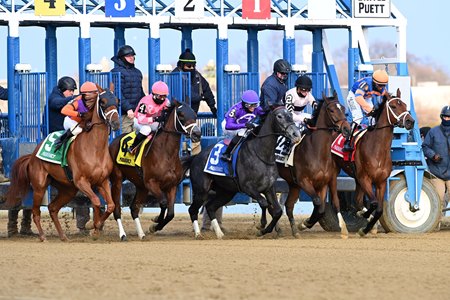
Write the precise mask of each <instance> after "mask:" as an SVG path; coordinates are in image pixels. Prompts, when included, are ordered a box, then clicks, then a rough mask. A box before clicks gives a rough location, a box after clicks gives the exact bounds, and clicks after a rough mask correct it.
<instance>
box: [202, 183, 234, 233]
mask: <svg viewBox="0 0 450 300" xmlns="http://www.w3.org/2000/svg"><path fill="white" fill-rule="evenodd" d="M235 194H236V193H235V192H230V191H227V190H225V189H220V188H217V190H216V197H215V198H213V199H210V200H209V201H207V202H206V203H205V205H204V209H205V210H206V213H207V214H208V216H209V219H210V220H211V227H212V229H213V230H214V232H215V233H216V237H217V238H218V239H222V238H223V236H224V234H223V232H222V229H221V228H220V225H219V222H218V221H217V219H216V211H217V210H218V209H219V208H220V207H222V206H224V205H225V204H227V203H228V202H229V201H230V200H231V199H232V198H233V196H234V195H235Z"/></svg>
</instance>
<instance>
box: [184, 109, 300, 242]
mask: <svg viewBox="0 0 450 300" xmlns="http://www.w3.org/2000/svg"><path fill="white" fill-rule="evenodd" d="M279 135H285V136H286V137H288V138H289V139H291V140H293V141H294V142H298V141H299V139H300V132H299V129H298V128H297V126H295V123H294V122H293V119H292V115H291V113H290V112H288V111H287V110H286V108H284V107H277V108H275V109H274V110H273V111H271V112H270V113H269V114H268V115H267V116H266V118H265V120H264V121H263V124H262V125H261V128H260V131H259V133H257V134H256V135H255V136H254V137H252V138H249V139H247V140H246V141H244V142H243V143H242V146H241V149H240V151H239V156H238V158H237V162H236V173H237V178H231V177H223V176H216V175H212V174H208V173H205V172H203V169H204V167H205V165H206V163H207V161H208V157H209V153H210V151H211V149H212V147H214V145H212V146H211V147H208V148H207V149H204V150H202V151H201V152H200V153H199V154H198V155H195V156H191V157H189V158H188V159H187V160H186V161H184V164H185V165H186V166H187V167H189V168H190V178H191V183H192V190H193V202H192V204H191V206H190V207H189V214H190V216H191V221H192V224H193V227H194V232H195V237H196V238H201V237H202V236H201V233H200V227H199V225H198V212H199V209H200V207H201V206H202V205H203V204H205V209H206V212H207V213H208V215H209V217H210V219H211V220H212V221H211V226H212V227H213V229H214V231H215V233H216V236H217V238H219V239H220V238H222V237H223V236H224V234H223V232H222V230H221V229H220V227H219V225H218V223H217V220H216V216H215V213H216V210H217V209H218V208H219V207H222V206H224V205H225V204H227V203H228V202H229V201H230V200H231V199H232V198H233V196H234V195H235V194H236V193H238V192H243V193H246V194H247V195H249V196H250V197H252V198H253V199H255V200H257V201H258V203H259V204H260V206H261V207H265V208H267V207H269V211H270V212H271V215H272V221H271V223H270V224H269V226H267V227H266V228H264V229H262V230H261V232H260V233H261V234H262V235H263V234H266V233H269V232H271V231H272V230H273V228H274V227H275V225H276V223H277V222H278V220H279V219H280V217H281V214H282V210H281V207H280V205H279V203H278V201H277V199H276V194H275V189H274V183H275V181H276V180H277V178H278V172H277V166H276V164H275V146H276V141H277V138H278V136H279ZM210 190H213V191H214V192H215V197H213V198H211V199H210V200H209V201H207V199H208V194H209V192H210ZM205 202H206V203H205Z"/></svg>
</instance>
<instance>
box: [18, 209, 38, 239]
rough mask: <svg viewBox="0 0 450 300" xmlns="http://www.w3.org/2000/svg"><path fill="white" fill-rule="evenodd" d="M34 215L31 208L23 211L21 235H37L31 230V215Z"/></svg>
mask: <svg viewBox="0 0 450 300" xmlns="http://www.w3.org/2000/svg"><path fill="white" fill-rule="evenodd" d="M32 214H33V211H32V210H31V208H24V209H23V210H22V222H21V223H20V234H21V235H30V236H33V235H36V233H34V232H33V231H32V230H31V215H32Z"/></svg>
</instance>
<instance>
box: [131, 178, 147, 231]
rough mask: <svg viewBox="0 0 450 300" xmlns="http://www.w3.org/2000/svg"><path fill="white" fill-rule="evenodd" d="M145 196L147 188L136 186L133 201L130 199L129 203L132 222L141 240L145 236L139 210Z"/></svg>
mask: <svg viewBox="0 0 450 300" xmlns="http://www.w3.org/2000/svg"><path fill="white" fill-rule="evenodd" d="M146 198H147V190H146V189H143V188H138V187H136V195H135V196H134V198H133V201H131V203H130V212H131V217H132V218H133V220H134V224H135V225H136V232H137V235H138V237H139V239H141V240H142V239H143V238H144V237H145V233H144V230H143V229H142V225H141V221H140V220H139V210H140V208H141V205H142V203H143V202H144V200H145V199H146Z"/></svg>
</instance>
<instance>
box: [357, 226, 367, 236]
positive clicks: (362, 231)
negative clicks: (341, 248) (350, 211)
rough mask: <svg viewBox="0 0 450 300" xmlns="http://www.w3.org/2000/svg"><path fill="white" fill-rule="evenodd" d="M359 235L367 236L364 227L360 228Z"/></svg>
mask: <svg viewBox="0 0 450 300" xmlns="http://www.w3.org/2000/svg"><path fill="white" fill-rule="evenodd" d="M357 234H358V236H359V237H365V236H366V234H365V233H364V230H363V229H362V228H360V229H359V230H358V233H357Z"/></svg>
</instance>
